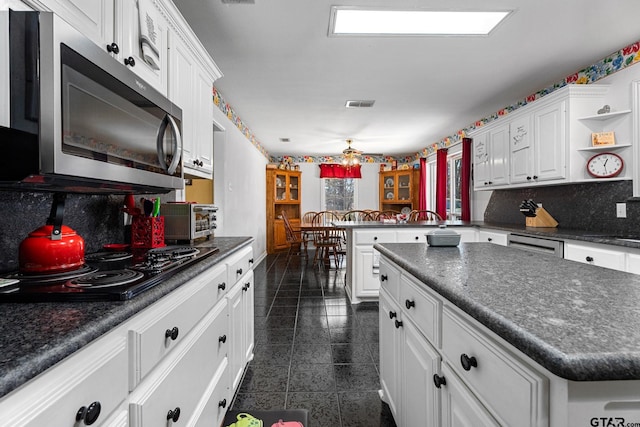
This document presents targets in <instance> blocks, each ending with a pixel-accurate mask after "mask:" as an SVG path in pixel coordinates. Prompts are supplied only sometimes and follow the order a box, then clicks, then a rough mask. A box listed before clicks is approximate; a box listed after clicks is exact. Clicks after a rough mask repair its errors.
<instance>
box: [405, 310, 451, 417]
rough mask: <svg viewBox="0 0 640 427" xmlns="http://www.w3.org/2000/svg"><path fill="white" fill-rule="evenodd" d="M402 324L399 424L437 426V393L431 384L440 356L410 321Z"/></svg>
mask: <svg viewBox="0 0 640 427" xmlns="http://www.w3.org/2000/svg"><path fill="white" fill-rule="evenodd" d="M401 327H402V329H403V335H404V340H403V346H402V361H401V365H400V366H401V368H400V369H401V372H400V374H401V376H400V382H401V387H402V392H401V393H402V394H401V396H402V404H401V406H402V416H401V420H402V424H401V425H405V426H425V427H428V426H433V427H437V426H440V425H441V423H440V394H439V393H437V389H436V388H435V387H434V383H433V376H434V375H436V374H437V372H438V370H439V368H440V355H439V354H438V352H437V351H436V350H435V349H434V348H433V347H432V346H431V345H430V344H429V342H428V341H427V340H426V339H424V337H423V336H422V335H421V334H420V332H419V331H418V329H417V328H416V326H415V325H414V324H413V322H411V321H410V320H408V319H407V320H403V321H402V326H401Z"/></svg>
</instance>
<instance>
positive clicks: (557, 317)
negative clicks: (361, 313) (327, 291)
mask: <svg viewBox="0 0 640 427" xmlns="http://www.w3.org/2000/svg"><path fill="white" fill-rule="evenodd" d="M375 249H376V250H378V251H379V252H380V254H381V260H380V280H381V291H380V349H381V361H380V364H381V385H382V394H383V397H384V399H385V400H386V401H387V402H389V404H390V407H391V408H392V411H393V412H394V417H395V419H396V420H397V421H398V425H416V424H415V423H416V422H419V421H418V420H423V424H422V425H429V426H430V425H443V426H447V425H449V422H450V421H451V420H452V419H458V420H462V421H463V424H464V420H467V421H468V420H473V422H472V423H471V424H473V425H519V426H525V425H526V426H584V425H594V424H590V422H591V420H592V419H593V418H603V417H604V418H606V419H609V418H611V419H613V420H618V421H616V422H617V423H619V422H621V421H624V422H627V423H637V422H640V391H639V390H640V310H639V309H638V302H639V301H640V276H638V275H635V274H629V273H625V272H619V271H615V270H612V269H605V268H601V267H596V266H590V265H584V264H579V263H576V262H572V261H567V260H564V259H561V258H558V257H554V256H551V255H547V254H536V253H532V252H526V251H521V250H514V249H511V248H505V247H501V246H499V245H494V244H490V243H462V244H460V246H458V247H442V248H434V247H429V246H427V245H426V244H424V243H406V244H376V245H375ZM421 399H422V400H423V401H424V402H427V405H424V404H423V405H414V404H412V402H414V403H415V402H416V401H419V400H421ZM438 408H440V409H441V411H439V410H437V409H438ZM440 416H441V419H439V418H438V417H440ZM424 420H427V421H426V424H424ZM471 424H469V425H471ZM598 425H601V424H598ZM624 425H626V424H624Z"/></svg>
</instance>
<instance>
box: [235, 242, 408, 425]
mask: <svg viewBox="0 0 640 427" xmlns="http://www.w3.org/2000/svg"><path fill="white" fill-rule="evenodd" d="M310 255H311V256H313V254H310ZM310 264H311V263H309V264H305V262H304V259H303V260H302V262H300V260H299V259H298V258H297V257H295V258H293V259H292V260H291V262H290V263H287V261H286V256H285V254H275V255H269V256H267V258H265V260H263V261H262V262H261V263H260V264H259V265H257V266H256V267H255V269H254V274H255V352H254V354H255V355H254V359H253V361H251V362H250V364H249V366H248V367H247V370H246V372H245V375H244V379H243V381H242V384H241V385H240V388H239V390H238V393H237V395H236V397H235V399H234V402H233V406H232V409H235V410H252V409H253V410H267V409H286V408H306V409H308V410H309V416H310V420H309V423H310V426H311V427H334V426H335V427H358V426H362V427H395V425H396V424H395V422H394V421H393V417H392V415H391V412H390V411H389V407H388V406H387V405H386V404H385V403H383V402H381V400H380V398H379V396H378V389H379V388H380V381H379V372H378V371H379V369H378V364H379V362H378V361H379V357H378V356H379V347H378V304H377V303H363V304H358V305H353V306H352V305H351V304H350V303H349V300H348V298H347V296H346V293H345V290H344V270H337V269H329V270H327V269H322V268H318V267H312V266H311V265H310ZM305 427H307V426H305Z"/></svg>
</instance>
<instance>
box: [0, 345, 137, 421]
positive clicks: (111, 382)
mask: <svg viewBox="0 0 640 427" xmlns="http://www.w3.org/2000/svg"><path fill="white" fill-rule="evenodd" d="M127 389H128V387H127V341H126V338H125V336H124V334H122V333H120V334H116V335H114V336H107V337H103V338H101V339H99V340H98V341H96V342H95V343H94V344H92V345H91V346H90V347H89V348H87V349H86V350H84V351H82V352H80V353H77V354H74V355H73V356H71V357H69V358H67V359H66V360H64V361H63V362H61V363H60V365H59V366H58V367H57V368H56V369H54V370H50V371H47V372H45V373H44V374H43V375H42V376H41V377H40V378H38V379H37V380H36V381H31V382H30V383H28V384H27V385H26V386H25V387H23V388H21V389H20V390H17V391H16V392H15V393H14V394H13V395H12V396H11V398H10V399H3V400H2V401H0V414H2V422H1V423H0V424H2V425H6V426H29V427H41V426H73V425H82V422H83V421H86V422H87V423H95V424H94V425H101V424H102V423H103V422H104V421H105V420H106V419H107V418H108V417H109V414H110V413H111V412H113V411H114V410H115V409H116V408H118V407H119V406H120V403H121V402H123V401H124V400H125V399H126V398H127V395H128V390H127ZM79 413H82V414H83V415H82V416H81V418H80V421H79V422H78V424H75V423H76V416H77V414H79Z"/></svg>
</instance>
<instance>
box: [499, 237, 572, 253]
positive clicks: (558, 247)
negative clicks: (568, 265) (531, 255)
mask: <svg viewBox="0 0 640 427" xmlns="http://www.w3.org/2000/svg"><path fill="white" fill-rule="evenodd" d="M507 246H511V247H514V248H518V249H523V250H525V251H530V252H537V253H544V254H550V255H554V256H557V257H558V258H564V242H563V241H562V240H554V239H545V238H542V237H532V236H524V235H522V234H515V233H510V234H509V236H508V237H507Z"/></svg>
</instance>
